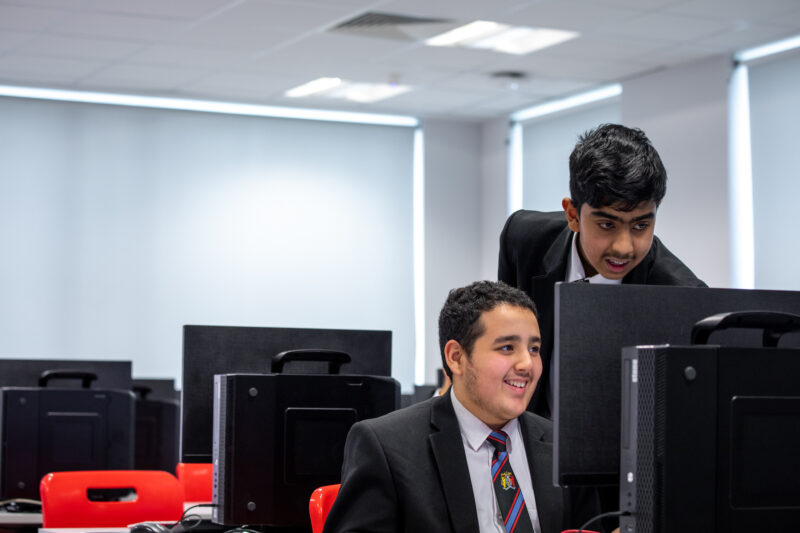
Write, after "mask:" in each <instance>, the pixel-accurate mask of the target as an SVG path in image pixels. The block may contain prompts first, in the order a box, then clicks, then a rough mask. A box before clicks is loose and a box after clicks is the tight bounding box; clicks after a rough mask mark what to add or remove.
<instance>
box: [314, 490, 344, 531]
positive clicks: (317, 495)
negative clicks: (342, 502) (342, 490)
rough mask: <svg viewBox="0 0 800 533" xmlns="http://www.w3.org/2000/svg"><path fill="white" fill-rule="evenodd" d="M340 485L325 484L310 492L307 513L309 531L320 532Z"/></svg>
mask: <svg viewBox="0 0 800 533" xmlns="http://www.w3.org/2000/svg"><path fill="white" fill-rule="evenodd" d="M340 486H341V485H325V486H324V487H320V488H318V489H317V490H315V491H314V492H312V493H311V499H310V500H309V502H308V514H309V516H311V531H312V532H313V533H322V528H323V526H325V519H326V518H327V517H328V513H329V512H330V510H331V506H332V505H333V501H334V500H335V499H336V495H337V494H339V487H340Z"/></svg>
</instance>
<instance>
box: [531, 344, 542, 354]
mask: <svg viewBox="0 0 800 533" xmlns="http://www.w3.org/2000/svg"><path fill="white" fill-rule="evenodd" d="M539 348H540V346H539V345H538V344H537V345H536V346H531V347H530V348H528V351H529V352H531V353H532V354H538V353H539Z"/></svg>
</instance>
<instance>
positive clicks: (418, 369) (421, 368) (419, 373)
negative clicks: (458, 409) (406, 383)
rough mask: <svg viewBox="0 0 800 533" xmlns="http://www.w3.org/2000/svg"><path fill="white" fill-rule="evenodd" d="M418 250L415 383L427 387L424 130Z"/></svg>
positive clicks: (416, 181) (417, 151) (417, 152)
mask: <svg viewBox="0 0 800 533" xmlns="http://www.w3.org/2000/svg"><path fill="white" fill-rule="evenodd" d="M412 194H413V198H414V200H413V201H414V204H413V225H414V228H413V237H412V239H413V250H414V259H413V261H414V338H415V350H414V383H416V384H417V385H423V384H425V370H426V367H427V362H426V360H425V353H426V350H425V344H426V340H427V339H426V338H425V137H424V136H423V133H422V128H417V129H416V130H415V131H414V178H413V192H412Z"/></svg>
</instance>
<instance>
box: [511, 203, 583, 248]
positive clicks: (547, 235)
mask: <svg viewBox="0 0 800 533" xmlns="http://www.w3.org/2000/svg"><path fill="white" fill-rule="evenodd" d="M566 227H567V220H566V218H565V216H564V212H563V211H551V212H547V213H545V212H542V211H527V210H524V209H521V210H519V211H516V212H515V213H513V214H512V215H511V216H510V217H508V220H506V224H505V226H504V227H503V232H502V233H501V234H500V246H501V247H503V248H512V249H513V248H519V249H524V250H528V251H530V249H531V248H535V247H545V248H546V247H548V246H550V244H551V243H552V242H553V241H555V240H556V239H557V238H558V236H559V235H560V234H561V233H562V232H563V231H564V228H566ZM537 254H540V252H537Z"/></svg>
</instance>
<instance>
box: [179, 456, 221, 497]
mask: <svg viewBox="0 0 800 533" xmlns="http://www.w3.org/2000/svg"><path fill="white" fill-rule="evenodd" d="M177 474H178V481H180V482H181V485H182V486H183V501H185V502H197V503H211V499H212V492H213V490H212V487H213V485H214V470H213V468H212V466H211V463H178V469H177Z"/></svg>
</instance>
